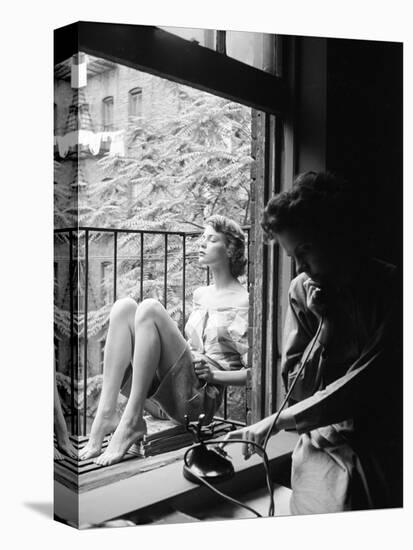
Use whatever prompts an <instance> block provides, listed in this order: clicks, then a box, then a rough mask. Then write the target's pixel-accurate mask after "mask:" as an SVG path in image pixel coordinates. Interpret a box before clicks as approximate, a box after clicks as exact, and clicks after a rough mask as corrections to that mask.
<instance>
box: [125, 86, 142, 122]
mask: <svg viewBox="0 0 413 550" xmlns="http://www.w3.org/2000/svg"><path fill="white" fill-rule="evenodd" d="M128 114H129V116H132V117H137V116H142V88H132V90H129V113H128Z"/></svg>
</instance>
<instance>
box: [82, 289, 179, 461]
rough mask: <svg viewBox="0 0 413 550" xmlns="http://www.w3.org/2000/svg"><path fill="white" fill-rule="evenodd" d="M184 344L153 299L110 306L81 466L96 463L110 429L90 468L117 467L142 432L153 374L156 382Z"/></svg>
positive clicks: (159, 305) (177, 356)
mask: <svg viewBox="0 0 413 550" xmlns="http://www.w3.org/2000/svg"><path fill="white" fill-rule="evenodd" d="M186 345H187V343H186V341H185V339H184V338H183V336H182V335H181V333H180V332H179V330H178V327H177V326H176V324H175V323H174V321H173V320H172V319H171V318H170V316H169V315H168V313H167V311H166V310H165V308H164V307H163V306H162V305H161V304H160V303H159V302H158V301H157V300H153V299H148V300H144V301H143V302H141V303H140V304H139V305H138V304H137V303H136V302H135V301H134V300H132V299H131V298H123V299H121V300H118V301H117V302H115V304H114V305H113V307H112V310H111V313H110V320H109V329H108V335H107V339H106V345H105V353H104V364H103V385H102V393H101V396H100V400H99V405H98V408H97V411H96V416H95V419H94V421H93V425H92V429H91V433H90V437H89V442H88V443H87V445H86V446H85V447H84V449H82V451H81V452H80V453H79V457H80V459H81V460H85V459H88V458H92V457H97V456H98V455H99V454H100V452H101V447H102V442H103V438H104V437H105V435H106V434H108V433H110V432H111V431H113V429H114V428H115V427H116V426H117V427H116V430H115V433H114V434H113V436H112V438H111V440H110V442H109V445H108V447H107V449H106V450H105V452H104V453H103V454H102V455H100V456H99V457H98V458H97V459H96V460H95V462H96V463H97V464H101V465H104V466H106V465H109V464H113V463H115V462H119V460H121V458H122V457H123V456H124V454H125V453H126V452H127V450H128V449H129V447H130V446H131V445H132V444H133V443H134V442H135V441H136V440H137V439H139V438H140V437H142V435H143V434H144V433H145V432H146V425H145V421H144V420H143V407H144V403H145V399H146V397H147V394H148V392H149V389H150V387H151V384H152V381H153V379H154V376H155V373H157V375H158V377H159V379H160V380H162V378H163V377H164V376H165V374H166V373H167V372H168V370H169V369H170V367H171V366H172V365H173V364H174V363H175V362H176V361H177V360H178V359H179V357H180V356H181V355H182V353H183V351H184V349H185V347H186ZM131 363H132V386H131V392H130V396H129V399H128V403H127V405H126V407H125V410H124V412H123V415H122V417H121V419H120V421H119V423H118V418H117V415H116V403H117V400H118V395H119V391H120V387H121V384H122V380H123V376H124V374H125V371H126V368H127V367H128V366H129V365H130V364H131Z"/></svg>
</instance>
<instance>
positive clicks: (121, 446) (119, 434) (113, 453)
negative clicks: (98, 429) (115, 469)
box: [94, 417, 146, 466]
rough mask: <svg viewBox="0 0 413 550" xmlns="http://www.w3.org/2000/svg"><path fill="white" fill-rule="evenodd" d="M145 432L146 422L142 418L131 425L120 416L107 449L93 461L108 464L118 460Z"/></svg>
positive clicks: (103, 464) (102, 464)
mask: <svg viewBox="0 0 413 550" xmlns="http://www.w3.org/2000/svg"><path fill="white" fill-rule="evenodd" d="M145 434H146V422H145V420H144V419H143V418H142V419H141V420H140V421H139V423H138V425H132V424H131V423H130V422H129V421H128V420H125V419H124V418H123V417H122V419H121V421H120V423H119V426H118V427H117V428H116V431H115V433H114V434H113V436H112V439H111V440H110V442H109V445H108V446H107V449H106V450H105V452H104V453H103V454H101V455H100V456H99V457H97V458H96V459H95V460H94V462H95V463H96V464H99V465H100V466H109V465H110V464H115V463H116V462H120V461H121V460H122V458H123V457H124V455H125V454H126V453H127V451H128V449H129V448H130V447H131V446H132V445H133V444H134V443H136V441H137V440H139V439H142V437H143V436H144V435H145Z"/></svg>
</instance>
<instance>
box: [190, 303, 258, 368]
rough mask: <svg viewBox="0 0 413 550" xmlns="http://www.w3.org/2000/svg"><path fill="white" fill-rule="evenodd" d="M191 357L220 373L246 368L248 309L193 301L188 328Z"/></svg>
mask: <svg viewBox="0 0 413 550" xmlns="http://www.w3.org/2000/svg"><path fill="white" fill-rule="evenodd" d="M185 334H186V337H187V340H188V344H189V347H190V349H191V352H192V354H193V355H194V356H195V357H196V356H197V355H198V354H200V355H202V356H203V357H204V358H205V359H206V360H207V361H208V363H209V364H210V365H211V366H213V367H215V368H217V369H220V370H225V371H231V370H239V369H240V368H242V367H246V366H247V355H248V307H234V306H229V307H205V306H204V305H201V304H200V303H198V302H196V301H195V300H194V303H193V311H192V313H191V314H190V316H189V318H188V322H187V324H186V326H185Z"/></svg>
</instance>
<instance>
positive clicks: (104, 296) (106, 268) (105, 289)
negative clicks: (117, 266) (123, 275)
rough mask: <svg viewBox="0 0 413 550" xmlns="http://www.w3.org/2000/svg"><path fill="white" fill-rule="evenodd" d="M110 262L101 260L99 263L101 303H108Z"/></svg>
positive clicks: (110, 281)
mask: <svg viewBox="0 0 413 550" xmlns="http://www.w3.org/2000/svg"><path fill="white" fill-rule="evenodd" d="M111 266H112V264H111V262H102V263H101V265H100V277H101V300H102V303H103V304H107V303H109V299H110V291H109V287H110V285H111V283H112V280H111V273H110V272H111Z"/></svg>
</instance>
